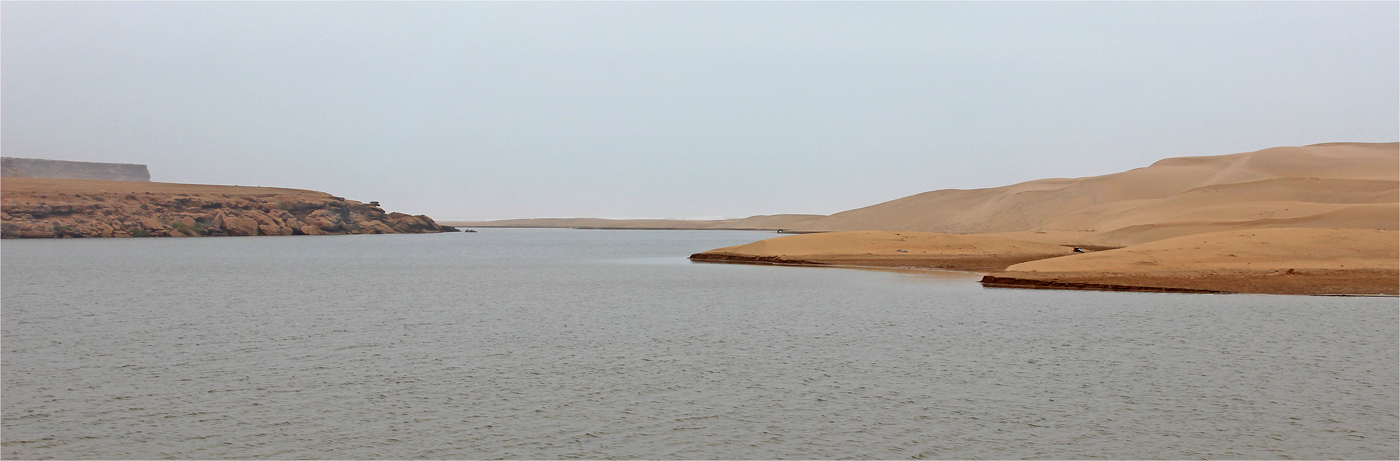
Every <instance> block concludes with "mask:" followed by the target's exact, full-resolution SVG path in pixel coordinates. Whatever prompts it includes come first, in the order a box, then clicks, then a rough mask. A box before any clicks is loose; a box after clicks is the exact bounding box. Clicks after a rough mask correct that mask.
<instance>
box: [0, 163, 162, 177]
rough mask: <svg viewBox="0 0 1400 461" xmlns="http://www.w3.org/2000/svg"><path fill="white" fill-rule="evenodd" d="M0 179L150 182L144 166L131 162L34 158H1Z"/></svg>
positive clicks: (147, 171) (149, 173)
mask: <svg viewBox="0 0 1400 461" xmlns="http://www.w3.org/2000/svg"><path fill="white" fill-rule="evenodd" d="M0 163H3V168H0V170H3V176H5V177H18V178H55V179H100V180H106V181H145V182H150V180H151V172H150V171H149V170H147V169H146V165H137V164H132V163H97V162H70V161H66V160H45V159H37V158H14V157H4V158H3V159H0Z"/></svg>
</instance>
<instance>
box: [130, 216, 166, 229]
mask: <svg viewBox="0 0 1400 461" xmlns="http://www.w3.org/2000/svg"><path fill="white" fill-rule="evenodd" d="M136 223H137V224H139V225H140V226H141V228H142V229H146V230H148V231H158V230H161V229H165V223H163V222H160V220H158V219H156V218H152V217H150V216H141V217H139V218H136Z"/></svg>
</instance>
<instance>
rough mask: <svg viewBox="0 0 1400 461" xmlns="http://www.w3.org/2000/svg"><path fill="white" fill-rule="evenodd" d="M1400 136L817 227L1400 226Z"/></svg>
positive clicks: (924, 203)
mask: <svg viewBox="0 0 1400 461" xmlns="http://www.w3.org/2000/svg"><path fill="white" fill-rule="evenodd" d="M1397 176H1400V144H1397V143H1386V144H1347V143H1338V144H1321V145H1314V146H1306V147H1279V148H1273V149H1265V150H1261V151H1257V152H1248V153H1242V154H1233V155H1220V156H1211V157H1183V158H1170V159H1166V160H1162V161H1159V162H1157V163H1154V164H1153V165H1152V166H1149V167H1146V168H1138V169H1135V170H1130V171H1125V172H1122V173H1115V174H1110V175H1104V176H1095V177H1089V178H1079V179H1044V180H1037V181H1030V182H1025V183H1021V184H1016V185H1011V186H1005V187H998V188H991V189H976V190H940V191H933V192H926V193H923V194H918V195H914V196H910V197H905V198H902V199H898V200H893V201H890V202H885V203H881V204H878V205H873V206H869V207H865V208H860V209H856V210H851V211H846V212H842V213H837V214H834V215H831V216H829V217H826V218H822V219H817V220H812V221H810V222H808V223H806V224H803V225H799V226H792V227H794V228H798V229H809V230H856V229H883V230H920V231H929V232H947V233H1003V232H1035V231H1071V232H1093V233H1094V235H1089V236H1086V238H1087V239H1088V240H1087V241H1086V243H1098V244H1104V245H1130V244H1135V243H1142V242H1145V241H1152V240H1157V239H1161V238H1168V237H1175V236H1180V235H1189V234H1192V233H1198V232H1210V231H1218V230H1229V229H1242V228H1269V227H1355V228H1368V229H1389V230H1395V229H1397V228H1398V227H1400V203H1398V202H1400V177H1397Z"/></svg>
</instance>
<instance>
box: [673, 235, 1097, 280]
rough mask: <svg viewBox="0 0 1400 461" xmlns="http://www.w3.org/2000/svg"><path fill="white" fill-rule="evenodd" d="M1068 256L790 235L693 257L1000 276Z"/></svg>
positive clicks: (944, 238)
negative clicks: (1024, 265) (1015, 266)
mask: <svg viewBox="0 0 1400 461" xmlns="http://www.w3.org/2000/svg"><path fill="white" fill-rule="evenodd" d="M1068 254H1072V248H1069V247H1065V246H1060V245H1052V244H1046V243H1035V242H1025V241H1017V240H1008V239H1003V238H997V237H987V236H981V235H953V234H938V233H932V232H895V231H850V232H832V233H820V234H802V235H790V236H785V237H778V238H772V239H768V240H763V241H759V242H754V243H750V244H746V245H737V246H732V247H726V248H719V249H715V250H710V251H706V252H703V253H696V254H694V255H691V257H690V259H691V260H694V261H709V262H743V263H767V264H798V265H834V266H858V267H897V268H915V269H945V270H959V271H999V270H1002V269H1005V268H1006V267H1008V266H1010V265H1012V264H1016V263H1020V262H1025V261H1033V260H1038V259H1045V258H1053V257H1057V256H1064V255H1068Z"/></svg>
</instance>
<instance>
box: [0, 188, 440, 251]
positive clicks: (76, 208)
mask: <svg viewBox="0 0 1400 461" xmlns="http://www.w3.org/2000/svg"><path fill="white" fill-rule="evenodd" d="M456 231H457V229H456V228H453V227H447V226H440V225H438V224H437V223H436V222H434V221H433V219H432V218H429V217H427V216H423V215H416V216H414V215H408V214H404V213H390V212H385V211H384V209H383V208H380V207H379V203H378V202H370V203H368V204H365V203H361V202H357V201H354V200H346V199H345V198H343V197H335V196H332V195H330V194H327V193H324V192H316V191H308V190H298V189H280V188H270V187H240V186H206V185H194V184H170V183H152V182H146V183H141V182H125V181H93V180H73V179H44V178H15V177H11V178H5V180H4V182H3V183H0V237H3V238H61V237H187V236H189V237H195V236H252V235H327V234H404V233H430V232H456Z"/></svg>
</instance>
